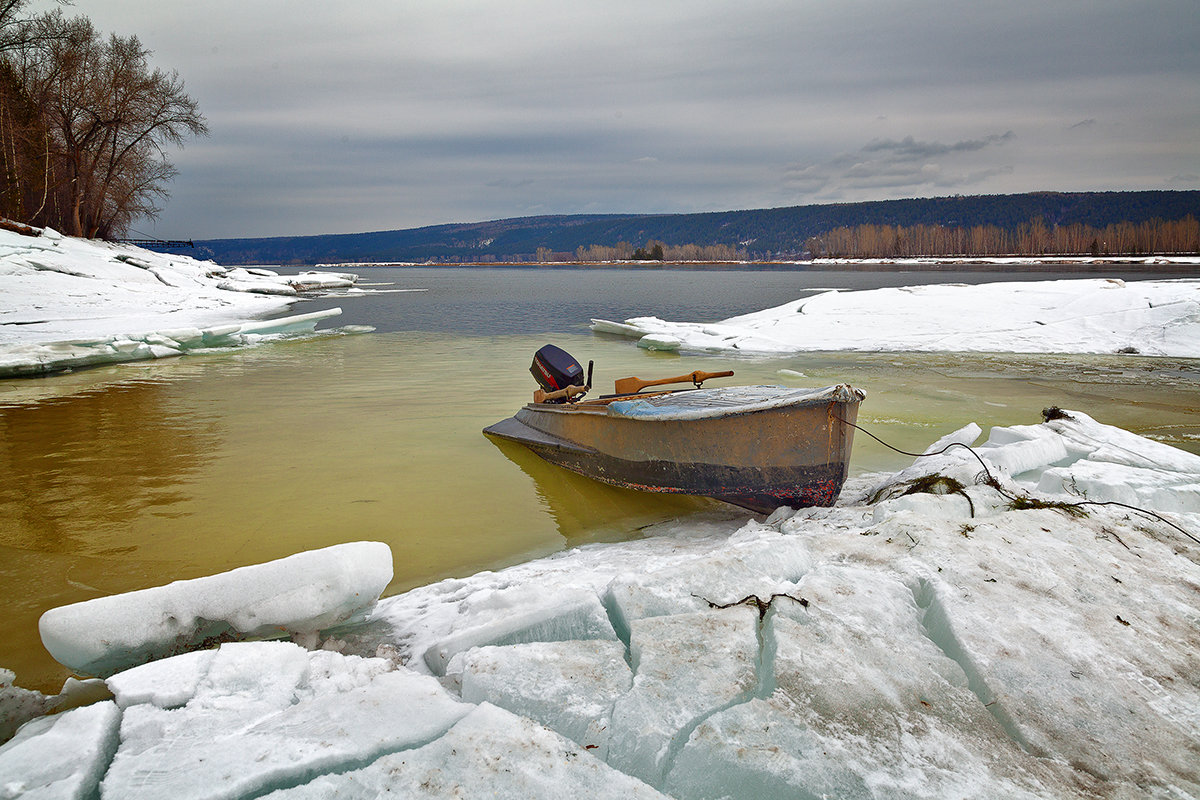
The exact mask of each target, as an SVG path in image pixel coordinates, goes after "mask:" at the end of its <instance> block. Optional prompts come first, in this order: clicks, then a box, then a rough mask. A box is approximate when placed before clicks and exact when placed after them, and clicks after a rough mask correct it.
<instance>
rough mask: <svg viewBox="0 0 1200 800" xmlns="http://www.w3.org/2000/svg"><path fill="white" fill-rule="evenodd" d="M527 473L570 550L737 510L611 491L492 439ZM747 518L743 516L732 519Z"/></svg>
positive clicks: (519, 447) (699, 499) (615, 488)
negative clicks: (650, 527)
mask: <svg viewBox="0 0 1200 800" xmlns="http://www.w3.org/2000/svg"><path fill="white" fill-rule="evenodd" d="M489 441H491V443H492V444H494V445H495V446H496V447H497V449H499V450H500V452H502V453H504V455H505V457H506V458H508V459H509V460H510V461H511V462H512V463H513V464H515V465H516V466H517V467H519V468H520V470H521V472H523V473H525V474H526V475H527V476H529V479H530V480H531V481H532V482H533V486H534V487H535V489H536V491H537V496H538V499H539V500H540V501H541V504H542V506H543V507H544V508H545V510H546V513H548V514H549V515H550V516H551V517H552V518H553V519H554V523H555V525H556V526H557V527H558V532H559V533H560V534H562V536H563V538H564V539H565V540H566V542H567V544H568V545H569V546H576V545H580V544H586V543H588V542H604V541H624V540H627V539H630V538H633V537H635V536H636V532H637V531H638V530H640V529H642V528H644V527H646V526H648V525H652V524H654V523H657V522H662V521H664V520H666V519H671V518H673V517H681V516H685V515H688V514H695V513H698V512H700V511H708V510H714V509H719V510H726V509H732V507H731V506H728V505H726V504H724V503H720V502H717V501H716V500H709V499H707V498H703V497H688V496H683V495H672V494H648V493H646V492H635V491H633V490H632V489H622V488H621V487H619V486H609V485H608V484H604V483H599V482H598V481H594V480H591V479H590V478H585V477H583V476H582V475H577V474H575V473H574V472H571V471H570V470H566V469H562V468H561V467H556V466H554V465H553V464H550V463H548V462H546V461H545V460H544V459H542V458H540V457H539V456H538V455H537V454H535V453H533V452H531V451H530V450H529V448H527V447H523V446H522V445H519V444H517V443H516V442H510V441H507V440H504V439H492V438H489ZM735 515H736V516H740V517H744V516H746V512H742V511H740V510H737V511H731V516H735Z"/></svg>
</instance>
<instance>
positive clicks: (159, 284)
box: [0, 229, 362, 377]
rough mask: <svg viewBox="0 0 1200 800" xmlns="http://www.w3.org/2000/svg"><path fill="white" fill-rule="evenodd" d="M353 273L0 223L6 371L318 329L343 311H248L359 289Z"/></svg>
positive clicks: (0, 340)
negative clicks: (237, 264)
mask: <svg viewBox="0 0 1200 800" xmlns="http://www.w3.org/2000/svg"><path fill="white" fill-rule="evenodd" d="M355 280H356V277H355V276H354V275H348V274H344V273H330V272H308V273H303V274H300V275H292V276H284V275H279V274H276V273H275V272H273V271H271V270H264V269H242V268H225V267H220V266H218V265H216V264H213V263H212V262H206V261H197V260H196V259H193V258H189V257H187V256H182V255H176V254H170V255H166V254H162V253H155V252H152V251H149V250H143V249H142V248H139V247H132V246H126V245H114V244H109V243H106V242H100V241H93V240H86V239H75V238H70V237H65V236H62V235H60V234H58V233H57V232H55V231H53V230H51V229H45V230H43V231H42V232H41V235H39V236H27V235H23V234H19V233H16V232H14V231H12V230H7V229H0V377H7V376H12V375H30V374H34V375H36V374H42V373H46V372H53V371H58V370H63V369H71V368H74V367H79V366H88V365H93V364H100V363H109V362H120V361H131V360H139V359H147V358H163V357H167V356H176V355H180V354H181V353H183V352H185V351H187V350H194V349H198V348H210V347H230V346H238V345H245V344H253V343H256V342H258V341H262V339H263V337H266V336H280V335H286V334H295V333H300V332H305V331H312V330H313V329H314V328H315V326H316V325H317V323H318V322H319V321H320V320H321V319H324V318H326V317H329V316H334V315H336V314H337V313H340V312H337V311H335V310H332V309H331V310H330V311H326V312H322V313H321V315H320V316H317V315H300V316H297V317H292V318H290V320H289V321H284V320H271V321H269V322H267V323H262V322H251V320H258V319H261V318H262V317H266V316H269V315H272V314H277V313H279V312H280V311H282V310H284V309H286V308H287V307H288V306H289V305H290V304H292V303H295V302H296V301H297V300H298V299H300V298H301V296H303V295H308V296H311V295H312V294H314V293H319V292H325V291H330V290H352V289H353V286H354V282H355ZM344 330H348V331H349V332H357V331H358V330H362V329H361V328H350V329H344Z"/></svg>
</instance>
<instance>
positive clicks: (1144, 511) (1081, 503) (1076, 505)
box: [834, 414, 1200, 544]
mask: <svg viewBox="0 0 1200 800" xmlns="http://www.w3.org/2000/svg"><path fill="white" fill-rule="evenodd" d="M834 416H835V417H837V419H838V420H839V421H841V422H842V423H844V424H846V425H849V426H850V427H851V428H854V429H855V430H858V431H862V432H863V433H865V434H866V435H867V436H870V437H871V438H872V439H874V440H875V441H877V442H879V443H880V444H881V445H883V446H884V447H886V448H888V449H889V450H894V451H896V452H897V453H899V454H900V455H902V456H911V457H912V458H925V457H927V456H940V455H941V454H942V453H945V452H946V451H947V450H949V449H950V448H952V447H962V448H964V449H966V450H967V452H969V453H970V454H971V455H973V456H975V460H976V461H978V462H979V465H980V466H982V467H983V472H984V474H986V475H987V481H986V483H987V485H988V486H991V487H992V488H993V489H995V490H996V491H998V492H999V493H1000V494H1001V495H1003V496H1004V497H1006V498H1008V499H1009V500H1010V501H1012V502H1019V501H1020V500H1021V499H1028V498H1020V497H1018V496H1017V495H1014V494H1010V493H1009V492H1006V491H1005V490H1004V488H1003V487H1002V486H1001V485H1000V481H998V480H996V478H995V477H994V476H993V475H992V473H991V470H989V469H988V465H987V462H985V461H984V460H983V457H982V456H980V455H979V453H977V452H975V449H974V448H972V447H971V446H970V445H965V444H963V443H962V442H951V443H950V444H948V445H946V446H945V447H943V448H942V449H941V450H935V451H934V452H932V453H910V452H908V451H907V450H901V449H900V448H899V447H895V446H893V445H890V444H888V443H887V442H885V441H884V440H883V439H880V438H879V437H878V436H876V435H875V434H873V433H871V432H870V431H869V430H867V429H866V428H863V427H860V426H858V425H855V424H854V423H853V422H849V421H847V420H844V419H842V418H841V417H838V416H837V415H836V414H834ZM1063 506H1066V507H1070V508H1082V507H1083V506H1117V507H1118V508H1125V509H1129V510H1130V511H1137V512H1140V513H1142V514H1145V515H1146V516H1148V517H1153V518H1154V519H1156V520H1158V521H1159V522H1161V523H1163V524H1164V525H1169V526H1171V527H1172V528H1174V529H1175V530H1177V531H1179V532H1180V533H1182V534H1183V535H1184V536H1186V537H1187V538H1189V539H1191V540H1192V541H1193V542H1195V543H1196V544H1200V538H1197V537H1196V536H1195V535H1193V534H1191V533H1188V532H1187V531H1186V530H1184V529H1183V528H1181V527H1179V526H1178V525H1176V524H1175V523H1174V522H1171V520H1169V519H1166V518H1165V517H1163V516H1161V515H1159V514H1156V513H1154V512H1153V511H1149V510H1147V509H1145V508H1138V507H1137V506H1131V505H1128V504H1127V503H1118V502H1117V501H1115V500H1108V501H1102V500H1080V501H1079V502H1077V503H1065V502H1064V503H1063Z"/></svg>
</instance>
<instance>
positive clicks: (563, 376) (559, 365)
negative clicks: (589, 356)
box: [529, 344, 585, 392]
mask: <svg viewBox="0 0 1200 800" xmlns="http://www.w3.org/2000/svg"><path fill="white" fill-rule="evenodd" d="M529 372H530V374H532V375H533V378H534V380H536V381H537V382H538V385H539V386H541V387H542V389H543V390H544V391H546V392H556V391H558V390H559V389H565V388H566V387H568V386H583V385H584V380H585V377H584V374H583V367H581V366H579V362H578V361H577V360H576V359H575V357H574V356H572V355H571V354H570V353H568V352H567V351H566V350H563V349H562V348H561V347H555V346H554V345H552V344H548V345H546V346H544V347H542V348H541V349H540V350H538V351H537V352H536V353H534V354H533V363H532V364H531V365H530V366H529Z"/></svg>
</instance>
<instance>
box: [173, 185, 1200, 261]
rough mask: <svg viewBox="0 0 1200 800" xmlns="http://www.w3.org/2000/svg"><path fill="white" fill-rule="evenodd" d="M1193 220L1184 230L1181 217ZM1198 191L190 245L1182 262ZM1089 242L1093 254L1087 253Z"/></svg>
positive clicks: (317, 256) (464, 253) (571, 256)
mask: <svg viewBox="0 0 1200 800" xmlns="http://www.w3.org/2000/svg"><path fill="white" fill-rule="evenodd" d="M1189 219H1190V220H1192V221H1193V222H1188V220H1189ZM1196 219H1200V191H1146V192H1033V193H1028V194H1015V195H978V196H953V197H934V198H916V199H908V200H880V201H873V202H864V203H837V204H828V205H811V206H792V207H787V208H769V209H752V210H742V211H721V212H707V213H702V214H653V215H647V214H625V215H620V214H606V215H558V216H543V217H521V218H513V219H501V220H491V221H486V222H471V223H452V224H445V225H435V226H429V227H424V228H410V229H406V230H395V231H376V232H370V233H352V234H327V235H319V236H291V237H278V238H259V239H217V240H209V241H204V242H197V250H198V254H199V255H200V256H201V257H205V258H212V259H214V260H216V261H218V262H219V263H223V264H297V265H299V264H335V263H430V264H457V263H497V262H530V261H592V260H625V258H626V256H625V255H624V254H626V253H628V254H629V257H630V258H632V257H633V254H634V253H635V252H636V250H637V249H638V248H639V247H640V248H641V249H642V250H643V251H646V252H651V251H652V250H653V246H654V244H656V243H657V244H661V246H662V248H663V257H664V260H682V261H689V260H696V261H704V260H710V261H773V260H775V261H779V260H796V259H802V258H806V257H811V256H812V255H831V254H840V255H850V254H856V255H857V256H858V257H864V258H865V257H878V258H884V257H892V256H896V255H1021V254H1024V255H1035V254H1050V253H1070V254H1089V253H1096V254H1105V253H1107V254H1113V255H1115V254H1122V255H1135V254H1143V253H1151V252H1173V253H1194V252H1196V250H1197V248H1196V246H1195V236H1194V233H1189V231H1192V232H1194V230H1195V228H1194V225H1195V223H1194V220H1196ZM1093 245H1094V247H1093Z"/></svg>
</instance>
